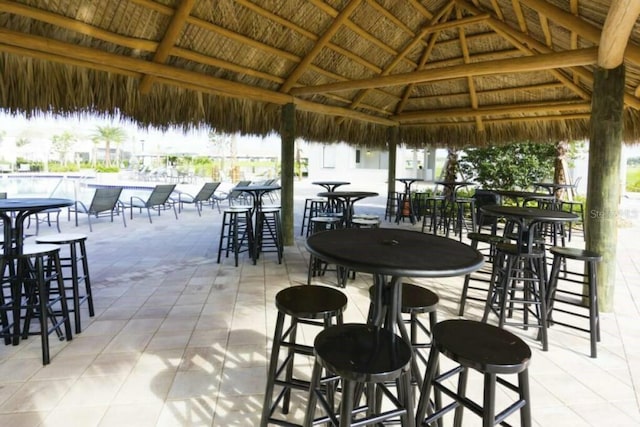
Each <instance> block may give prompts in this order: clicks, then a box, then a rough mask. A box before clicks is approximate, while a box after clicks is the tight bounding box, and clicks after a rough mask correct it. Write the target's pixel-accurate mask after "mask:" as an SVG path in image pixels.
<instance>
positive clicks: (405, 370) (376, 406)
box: [304, 323, 415, 427]
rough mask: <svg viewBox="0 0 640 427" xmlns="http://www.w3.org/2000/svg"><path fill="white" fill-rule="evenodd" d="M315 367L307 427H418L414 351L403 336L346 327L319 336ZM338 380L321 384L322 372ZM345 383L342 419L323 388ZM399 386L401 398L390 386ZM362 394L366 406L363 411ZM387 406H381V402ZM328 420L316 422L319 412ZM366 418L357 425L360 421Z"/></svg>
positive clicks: (373, 328) (367, 327) (368, 327)
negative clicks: (328, 426)
mask: <svg viewBox="0 0 640 427" xmlns="http://www.w3.org/2000/svg"><path fill="white" fill-rule="evenodd" d="M314 352H315V356H316V358H315V364H314V367H313V374H312V376H311V385H310V387H309V400H308V402H307V413H306V415H305V421H304V426H305V427H311V426H313V425H318V424H323V423H332V425H334V426H340V427H349V426H351V425H352V424H353V425H357V426H365V425H372V424H380V423H382V422H383V421H386V420H389V421H391V420H393V421H397V420H398V418H399V421H400V425H401V426H403V427H406V426H414V425H415V420H414V413H413V401H412V394H411V390H410V387H411V386H410V382H411V378H410V377H411V374H410V364H411V347H409V344H407V343H406V342H405V341H404V340H403V339H402V338H401V337H400V336H398V335H395V334H393V333H392V332H391V331H389V330H387V329H383V328H379V327H376V326H372V325H364V324H355V323H351V324H345V325H341V326H332V327H330V328H327V329H325V330H324V331H322V332H320V333H319V334H318V336H317V337H316V339H315V342H314ZM323 370H326V371H327V372H329V373H330V374H335V376H332V377H331V378H322V371H323ZM337 381H342V389H341V391H342V396H341V401H340V408H339V413H338V412H337V411H336V409H335V408H334V407H333V405H332V403H331V402H330V401H329V400H328V399H326V398H325V393H324V388H325V387H326V386H330V385H331V384H333V383H336V382H337ZM389 381H395V383H396V390H397V394H396V395H394V394H393V392H392V391H391V390H390V389H389V388H388V387H387V385H386V383H387V382H389ZM363 389H364V397H365V404H364V405H360V397H361V394H362V391H363ZM383 397H384V398H385V402H381V401H380V399H381V398H383ZM318 404H319V405H320V406H321V407H322V408H323V409H324V411H325V413H326V415H324V416H322V417H320V418H317V419H316V418H315V412H316V406H317V405H318ZM358 414H360V415H364V418H360V417H359V418H358V419H357V420H354V416H356V415H358Z"/></svg>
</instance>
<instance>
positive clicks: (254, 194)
mask: <svg viewBox="0 0 640 427" xmlns="http://www.w3.org/2000/svg"><path fill="white" fill-rule="evenodd" d="M280 188H281V187H280V186H279V185H243V186H237V187H234V188H233V190H234V191H236V190H237V191H242V192H244V193H247V194H249V196H251V198H252V199H253V208H252V210H251V215H253V214H254V213H255V212H256V211H258V210H260V209H262V196H264V195H265V194H267V193H270V192H272V191H276V190H280Z"/></svg>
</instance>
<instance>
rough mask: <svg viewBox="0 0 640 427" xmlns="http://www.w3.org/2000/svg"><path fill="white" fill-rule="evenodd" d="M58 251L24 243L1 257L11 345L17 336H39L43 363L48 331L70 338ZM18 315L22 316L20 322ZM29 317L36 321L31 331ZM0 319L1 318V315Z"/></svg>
mask: <svg viewBox="0 0 640 427" xmlns="http://www.w3.org/2000/svg"><path fill="white" fill-rule="evenodd" d="M59 251H60V247H59V246H56V245H46V244H39V245H34V244H32V245H29V244H27V245H24V246H23V248H22V252H21V253H19V254H11V255H9V254H4V255H3V256H2V271H3V272H5V271H7V270H8V272H9V276H5V277H3V282H5V281H8V282H10V283H11V301H12V304H11V305H10V306H7V305H6V304H5V305H3V308H5V307H6V308H5V313H6V311H8V309H10V311H11V317H12V324H13V328H12V329H13V331H12V332H9V333H10V336H11V338H12V341H13V344H14V345H16V344H18V342H19V340H20V338H22V339H27V338H28V337H29V335H40V339H41V344H42V364H44V365H47V364H49V362H50V353H49V334H51V333H52V332H56V334H57V336H58V338H59V339H60V340H64V339H65V338H66V339H67V340H69V341H70V340H71V339H72V334H71V322H70V320H69V310H68V307H67V298H65V289H64V280H63V278H62V268H61V265H60V257H59ZM14 266H17V268H14ZM14 273H15V274H14ZM6 314H8V313H6ZM21 318H23V319H24V323H23V324H22V325H21V324H20V320H21ZM33 319H37V320H38V323H39V328H38V330H37V331H35V332H32V331H31V321H32V320H33ZM2 320H3V322H4V321H5V319H4V315H3V318H2ZM63 325H64V333H63V332H62V330H61V326H63ZM5 341H6V339H5Z"/></svg>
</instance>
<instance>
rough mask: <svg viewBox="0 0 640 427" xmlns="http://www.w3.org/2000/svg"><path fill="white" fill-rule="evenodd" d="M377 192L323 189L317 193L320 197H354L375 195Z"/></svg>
mask: <svg viewBox="0 0 640 427" xmlns="http://www.w3.org/2000/svg"><path fill="white" fill-rule="evenodd" d="M377 195H378V193H374V192H372V191H323V192H322V193H318V196H320V197H344V198H356V197H360V198H363V197H376V196H377Z"/></svg>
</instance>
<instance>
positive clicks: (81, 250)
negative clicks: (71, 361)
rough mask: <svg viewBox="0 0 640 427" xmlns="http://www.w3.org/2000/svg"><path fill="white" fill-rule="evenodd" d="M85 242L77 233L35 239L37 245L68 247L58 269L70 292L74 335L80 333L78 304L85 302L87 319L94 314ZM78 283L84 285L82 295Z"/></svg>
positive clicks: (61, 257)
mask: <svg viewBox="0 0 640 427" xmlns="http://www.w3.org/2000/svg"><path fill="white" fill-rule="evenodd" d="M86 240H87V236H86V235H85V234H79V233H73V234H72V233H69V234H66V233H65V234H54V235H49V236H42V237H38V238H37V239H36V243H38V244H42V243H45V244H54V245H59V246H61V245H68V248H69V252H68V254H66V255H64V256H63V255H61V256H60V267H61V268H62V273H63V274H62V278H63V280H64V282H65V290H66V291H71V296H67V299H69V300H71V301H72V305H73V308H70V309H69V311H70V312H73V315H74V322H75V330H76V334H79V333H80V332H82V326H81V319H80V317H81V316H80V304H82V303H84V302H85V301H86V302H87V306H88V308H89V317H93V316H94V314H95V313H94V309H93V296H92V294H91V278H90V276H89V263H88V261H87V248H86V245H85V241H86ZM80 283H84V294H81V293H80Z"/></svg>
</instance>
